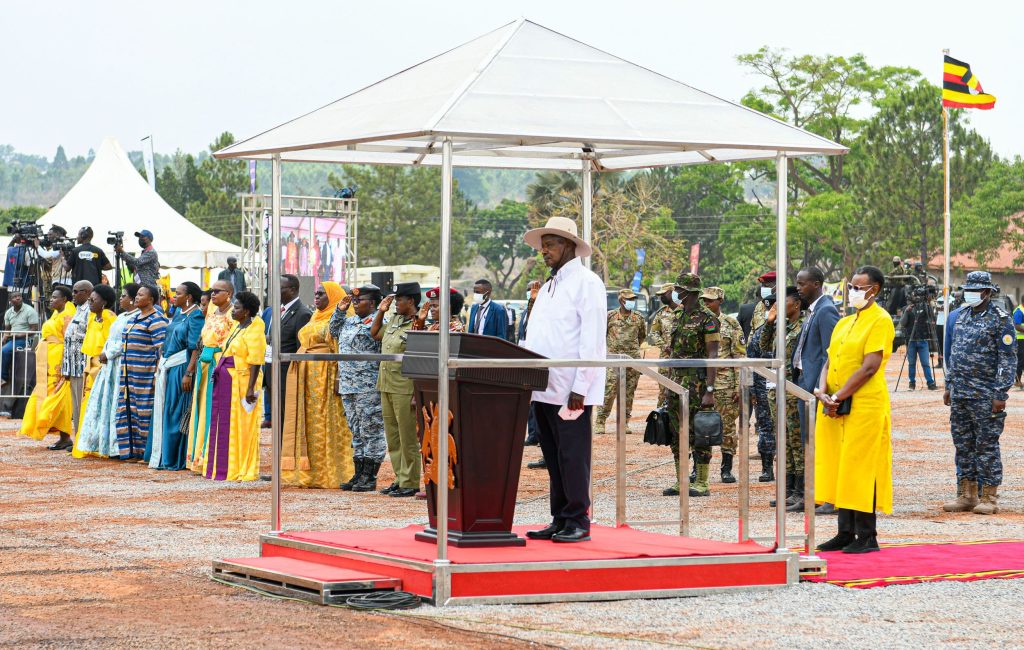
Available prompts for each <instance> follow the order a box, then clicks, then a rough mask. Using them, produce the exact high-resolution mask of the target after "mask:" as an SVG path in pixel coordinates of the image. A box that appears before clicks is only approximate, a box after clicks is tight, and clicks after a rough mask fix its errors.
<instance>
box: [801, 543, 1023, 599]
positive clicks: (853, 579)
mask: <svg viewBox="0 0 1024 650" xmlns="http://www.w3.org/2000/svg"><path fill="white" fill-rule="evenodd" d="M821 557H823V558H825V559H826V560H828V574H827V575H825V576H822V577H811V578H807V579H806V580H808V581H809V582H825V583H828V584H833V585H838V586H840V587H849V588H852V589H869V588H871V587H885V586H888V585H909V584H914V583H918V582H938V581H944V580H948V581H955V582H968V581H971V580H989V579H995V578H1004V579H1006V578H1024V541H1017V540H994V541H977V542H953V543H946V542H940V543H906V544H882V550H881V552H879V553H865V554H863V555H851V554H848V553H843V552H841V551H836V552H832V553H822V554H821Z"/></svg>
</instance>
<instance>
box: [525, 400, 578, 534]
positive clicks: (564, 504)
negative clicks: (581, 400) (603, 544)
mask: <svg viewBox="0 0 1024 650" xmlns="http://www.w3.org/2000/svg"><path fill="white" fill-rule="evenodd" d="M561 408H562V407H561V406H558V405H556V404H544V403H542V402H533V413H534V416H535V417H536V419H537V434H538V436H539V438H540V450H541V453H543V454H544V461H545V462H546V463H547V466H548V477H549V479H550V488H549V489H550V500H551V521H552V522H553V523H555V524H561V525H563V526H576V527H577V528H582V529H584V530H590V443H591V435H592V432H591V427H590V412H591V407H590V406H587V407H585V408H584V409H583V413H582V414H581V415H580V416H579V417H578V418H576V419H575V420H563V419H562V418H560V417H559V416H558V411H559V410H560V409H561Z"/></svg>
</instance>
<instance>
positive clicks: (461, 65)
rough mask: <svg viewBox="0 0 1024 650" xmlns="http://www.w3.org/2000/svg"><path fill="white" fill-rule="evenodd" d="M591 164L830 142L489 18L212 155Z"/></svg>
mask: <svg viewBox="0 0 1024 650" xmlns="http://www.w3.org/2000/svg"><path fill="white" fill-rule="evenodd" d="M445 137H451V138H452V141H453V153H454V156H453V164H455V165H458V166H465V167H508V168H525V169H555V170H565V171H580V170H581V169H582V168H583V165H584V160H585V159H590V160H593V161H594V169H596V170H598V171H602V170H608V171H614V170H621V169H633V168H644V167H659V166H665V165H685V164H694V163H705V162H715V161H723V162H728V161H740V160H758V159H766V158H774V157H775V156H776V155H777V154H779V153H784V154H786V155H787V156H801V155H837V154H843V153H846V151H847V149H846V148H845V147H843V146H842V145H839V144H836V143H834V142H831V141H829V140H827V139H825V138H822V137H820V136H817V135H814V134H813V133H809V132H807V131H804V130H803V129H798V128H796V127H793V126H791V125H789V124H786V123H785V122H782V121H779V120H776V119H774V118H772V117H769V116H767V115H764V114H762V113H758V112H757V111H754V110H752V109H749V108H746V107H744V106H741V105H739V104H735V103H732V102H728V101H725V100H723V99H719V98H718V97H715V96H713V95H710V94H708V93H705V92H703V91H700V90H697V89H696V88H693V87H692V86H688V85H686V84H683V83H680V82H678V81H674V80H672V79H669V78H667V77H665V76H662V75H660V74H658V73H655V72H652V71H651V70H648V69H646V68H643V67H641V66H638V65H635V64H633V63H629V62H628V61H624V60H622V59H620V58H618V57H615V56H612V55H610V54H607V53H605V52H602V51H601V50H598V49H596V48H593V47H590V46H589V45H586V44H584V43H581V42H579V41H576V40H574V39H571V38H569V37H567V36H564V35H562V34H559V33H557V32H555V31H552V30H550V29H547V28H545V27H542V26H540V25H537V24H536V23H532V22H530V21H527V20H519V21H516V22H513V23H509V24H508V25H505V26H503V27H500V28H498V29H496V30H494V31H492V32H490V33H488V34H485V35H483V36H481V37H479V38H477V39H475V40H472V41H470V42H468V43H466V44H464V45H461V46H459V47H457V48H455V49H453V50H449V51H448V52H445V53H444V54H441V55H439V56H436V57H434V58H432V59H429V60H427V61H424V62H423V63H420V64H418V65H416V66H413V67H411V68H409V69H407V70H404V71H402V72H399V73H398V74H395V75H393V76H391V77H388V78H386V79H384V80H382V81H379V82H377V83H375V84H373V85H371V86H368V87H366V88H364V89H362V90H360V91H357V92H355V93H353V94H351V95H348V96H347V97H344V98H342V99H339V100H338V101H336V102H333V103H331V104H328V105H327V106H324V107H323V108H320V109H318V110H315V111H313V112H312V113H308V114H306V115H303V116H302V117H299V118H297V119H294V120H292V121H290V122H286V123H285V124H282V125H280V126H278V127H276V128H273V129H271V130H269V131H266V132H264V133H262V134H260V135H257V136H255V137H252V138H250V139H248V140H245V141H243V142H239V143H236V144H234V145H232V146H230V147H227V148H225V149H222V150H220V151H218V152H216V153H215V154H214V155H215V156H217V157H219V158H270V157H271V155H272V154H274V153H280V155H281V159H282V160H284V161H296V162H298V161H304V162H333V163H363V164H396V165H417V164H421V165H440V164H441V154H440V149H441V146H440V141H441V140H442V139H443V138H445Z"/></svg>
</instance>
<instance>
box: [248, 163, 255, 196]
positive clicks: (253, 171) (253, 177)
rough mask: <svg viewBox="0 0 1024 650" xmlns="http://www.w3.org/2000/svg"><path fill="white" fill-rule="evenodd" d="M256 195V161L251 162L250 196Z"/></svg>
mask: <svg viewBox="0 0 1024 650" xmlns="http://www.w3.org/2000/svg"><path fill="white" fill-rule="evenodd" d="M255 193H256V161H255V160H250V161H249V194H255Z"/></svg>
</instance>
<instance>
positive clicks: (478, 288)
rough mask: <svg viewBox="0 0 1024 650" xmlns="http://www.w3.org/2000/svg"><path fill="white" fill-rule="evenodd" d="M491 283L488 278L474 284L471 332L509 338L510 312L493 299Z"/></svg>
mask: <svg viewBox="0 0 1024 650" xmlns="http://www.w3.org/2000/svg"><path fill="white" fill-rule="evenodd" d="M491 291H492V288H491V283H490V281H488V280H477V281H476V283H475V284H473V293H474V295H475V298H474V305H473V307H472V309H470V310H469V332H470V333H471V334H483V335H484V336H496V337H498V338H499V339H507V338H508V312H506V311H505V308H504V307H502V306H501V305H496V304H494V301H493V300H491Z"/></svg>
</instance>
